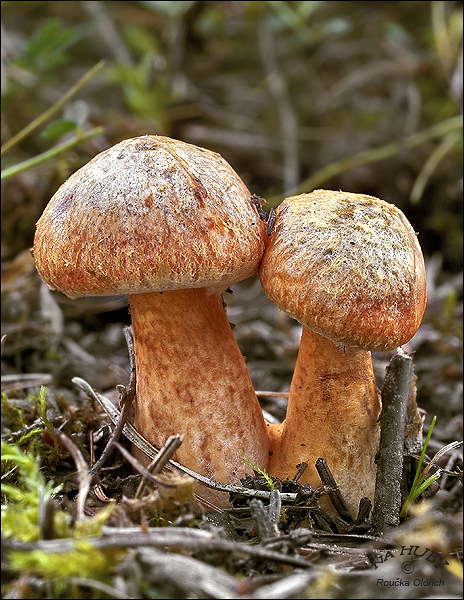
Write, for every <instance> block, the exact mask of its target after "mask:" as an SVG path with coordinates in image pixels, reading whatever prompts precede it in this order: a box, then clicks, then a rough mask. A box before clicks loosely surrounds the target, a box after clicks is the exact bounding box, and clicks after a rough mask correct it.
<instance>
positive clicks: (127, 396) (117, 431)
mask: <svg viewBox="0 0 464 600" xmlns="http://www.w3.org/2000/svg"><path fill="white" fill-rule="evenodd" d="M123 331H124V337H125V338H126V342H127V347H128V351H129V363H130V379H129V387H127V388H124V391H123V394H122V397H121V402H120V405H121V406H122V410H121V414H120V416H119V419H118V422H117V423H116V427H115V428H114V429H113V432H112V434H111V435H110V438H109V440H108V443H107V444H106V446H105V449H104V450H103V452H102V455H101V456H100V458H99V459H98V460H97V462H96V463H95V464H94V465H93V466H92V468H91V469H90V473H91V474H92V475H93V474H95V473H97V472H98V471H99V470H100V469H101V467H102V466H103V465H104V464H105V462H106V461H107V460H108V458H109V456H110V454H111V453H112V451H113V448H114V444H115V443H116V442H117V441H118V439H119V437H120V435H121V433H122V431H123V428H124V424H125V422H126V419H127V414H128V412H129V409H130V407H131V406H132V401H133V399H134V396H135V391H136V388H135V381H136V380H135V356H134V341H133V338H132V328H131V327H124V330H123Z"/></svg>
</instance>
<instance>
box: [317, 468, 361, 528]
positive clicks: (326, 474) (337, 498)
mask: <svg viewBox="0 0 464 600" xmlns="http://www.w3.org/2000/svg"><path fill="white" fill-rule="evenodd" d="M316 470H317V472H318V473H319V477H320V478H321V481H322V485H324V486H326V488H327V490H328V494H329V498H330V499H331V500H332V504H333V505H334V506H335V508H336V510H337V512H338V514H339V515H340V516H341V518H342V519H343V520H344V521H346V522H347V523H350V524H352V523H353V518H352V516H351V513H350V511H349V509H348V506H347V505H346V502H345V500H344V498H343V496H342V494H341V492H340V489H339V487H338V485H337V482H336V481H335V479H334V476H333V475H332V473H331V471H330V469H329V467H328V465H327V463H326V462H325V460H324V459H323V458H318V459H317V461H316Z"/></svg>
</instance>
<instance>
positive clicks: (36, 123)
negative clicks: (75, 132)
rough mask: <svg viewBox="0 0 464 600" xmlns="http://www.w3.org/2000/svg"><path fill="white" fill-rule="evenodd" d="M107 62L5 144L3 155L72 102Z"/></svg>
mask: <svg viewBox="0 0 464 600" xmlns="http://www.w3.org/2000/svg"><path fill="white" fill-rule="evenodd" d="M104 64H105V61H103V60H102V61H100V62H99V63H97V64H96V65H95V66H93V67H92V68H91V69H90V71H88V72H87V73H86V74H85V75H84V76H83V77H82V78H81V79H79V81H78V82H77V83H75V84H74V85H73V86H72V87H71V88H70V89H69V90H68V91H67V92H66V93H65V94H64V95H63V96H62V97H61V98H60V99H59V100H58V102H56V103H55V104H54V105H53V106H51V107H50V108H48V109H47V110H46V111H45V112H43V113H42V114H41V115H39V116H38V117H37V118H36V119H34V120H33V121H32V122H31V123H29V125H27V126H26V127H24V129H21V131H19V132H18V133H17V134H16V135H14V136H13V137H12V138H10V139H9V140H8V141H7V142H5V143H4V144H3V146H2V147H1V154H3V153H4V152H6V151H7V150H9V149H10V148H12V147H13V146H15V145H16V144H17V143H18V142H20V141H21V140H22V139H23V138H25V137H26V136H27V135H29V134H30V133H31V132H32V131H34V129H37V127H40V125H42V124H43V123H45V121H47V120H48V119H49V118H50V117H51V116H52V115H53V114H54V113H56V112H57V111H58V110H59V109H60V108H61V107H62V106H63V105H64V104H66V102H68V100H70V99H71V98H72V97H73V96H74V95H75V94H76V93H77V92H78V91H79V90H80V89H81V88H82V87H84V85H85V84H86V83H87V82H88V81H89V80H90V79H92V77H93V76H94V75H96V74H97V73H98V71H100V69H102V68H103V66H104Z"/></svg>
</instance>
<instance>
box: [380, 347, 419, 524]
mask: <svg viewBox="0 0 464 600" xmlns="http://www.w3.org/2000/svg"><path fill="white" fill-rule="evenodd" d="M413 372H414V365H413V362H412V357H411V356H410V355H408V354H405V353H404V352H403V350H402V349H401V348H398V350H397V353H396V354H395V355H394V356H393V357H392V359H391V360H390V364H389V365H388V367H387V373H386V376H385V381H384V384H383V387H382V414H381V416H380V431H381V433H380V448H379V453H378V458H377V478H376V482H375V496H374V513H373V525H374V529H375V531H376V532H377V533H378V534H381V533H385V532H386V531H388V529H391V528H394V527H398V525H399V522H400V510H401V480H402V475H403V449H404V434H405V427H406V416H407V409H408V401H409V394H410V392H411V382H412V376H413Z"/></svg>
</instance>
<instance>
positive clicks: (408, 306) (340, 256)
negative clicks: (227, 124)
mask: <svg viewBox="0 0 464 600" xmlns="http://www.w3.org/2000/svg"><path fill="white" fill-rule="evenodd" d="M259 278H260V280H261V284H262V286H263V289H264V291H265V293H266V294H267V295H268V296H269V298H270V299H271V300H272V301H273V302H274V303H275V304H276V305H277V306H278V307H279V308H280V309H282V310H284V311H285V312H287V313H288V314H289V315H291V316H292V317H293V318H295V319H296V320H297V321H299V322H300V323H301V324H302V325H303V332H302V337H301V343H300V349H299V353H298V357H297V361H296V366H295V370H294V374H293V378H292V381H291V387H290V394H289V400H288V408H287V414H286V418H285V420H284V422H283V423H282V424H280V425H268V429H269V438H270V451H271V453H272V456H271V459H270V463H269V472H270V474H271V475H275V476H278V477H280V478H286V477H288V478H292V477H294V475H295V473H296V469H297V467H296V465H298V464H300V463H302V462H307V463H308V468H307V469H306V471H305V472H304V474H303V476H302V478H301V479H300V482H301V483H309V484H311V485H312V486H313V487H318V486H319V485H320V480H319V477H318V475H317V472H316V469H315V462H316V460H317V459H318V458H324V459H325V460H326V462H327V464H328V467H329V469H330V470H331V472H332V474H333V476H334V478H335V480H336V482H337V483H338V486H339V488H340V491H341V492H342V495H343V496H344V498H345V500H346V503H347V506H348V508H349V510H350V512H351V513H352V515H353V516H356V514H357V510H358V505H359V501H360V499H361V498H363V497H367V498H369V499H370V500H371V501H373V498H374V487H375V476H376V465H375V456H376V453H377V450H378V444H379V434H380V430H379V415H380V410H381V402H380V395H379V392H378V390H377V386H376V382H375V378H374V372H373V367H372V360H371V354H370V353H371V351H384V350H392V349H394V348H397V347H398V346H401V345H402V344H405V343H406V342H407V341H409V340H410V339H411V338H412V337H413V335H414V334H415V333H416V331H417V329H418V327H419V325H420V322H421V319H422V316H423V313H424V310H425V305H426V284H425V269H424V260H423V256H422V252H421V250H420V247H419V243H418V241H417V236H416V234H415V233H414V230H413V229H412V227H411V225H410V223H409V222H408V221H407V219H406V217H405V216H404V214H403V213H402V212H401V211H400V210H399V209H398V208H396V207H395V206H394V205H392V204H389V203H387V202H384V201H382V200H379V199H377V198H373V197H371V196H364V195H360V194H352V193H345V192H334V191H325V190H316V191H314V192H312V193H309V194H302V195H299V196H295V197H291V198H287V199H285V200H284V201H283V202H282V203H281V204H280V206H279V207H278V208H277V211H276V218H275V226H274V229H273V231H272V233H271V235H270V237H269V241H268V243H267V247H266V250H265V253H264V256H263V259H262V261H261V265H260V269H259ZM325 500H326V499H325ZM324 506H325V507H326V508H328V509H329V510H333V507H332V506H331V504H330V502H329V501H328V500H326V502H325V504H324Z"/></svg>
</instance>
